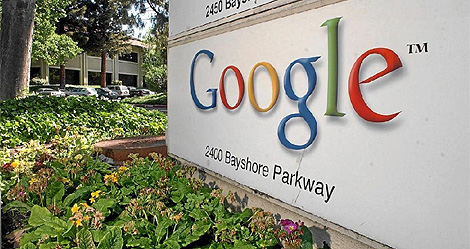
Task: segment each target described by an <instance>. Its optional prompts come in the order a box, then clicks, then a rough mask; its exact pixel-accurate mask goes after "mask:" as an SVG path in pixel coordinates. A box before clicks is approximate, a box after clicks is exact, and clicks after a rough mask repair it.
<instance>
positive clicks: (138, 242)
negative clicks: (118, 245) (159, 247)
mask: <svg viewBox="0 0 470 249" xmlns="http://www.w3.org/2000/svg"><path fill="white" fill-rule="evenodd" d="M151 243H152V240H151V239H149V238H139V239H131V240H129V242H127V244H126V246H127V247H140V248H150V244H151Z"/></svg>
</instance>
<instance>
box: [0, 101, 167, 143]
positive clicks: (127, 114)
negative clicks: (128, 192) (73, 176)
mask: <svg viewBox="0 0 470 249" xmlns="http://www.w3.org/2000/svg"><path fill="white" fill-rule="evenodd" d="M165 129H166V116H165V115H164V114H162V113H159V112H157V111H149V110H145V109H142V108H134V107H132V106H130V105H127V104H122V103H119V102H112V101H103V100H98V99H96V98H93V97H86V98H85V97H78V98H75V97H71V98H55V97H44V96H29V97H27V98H22V99H14V100H7V101H4V102H0V139H1V141H2V144H1V145H0V147H14V146H17V145H22V144H26V143H28V141H29V140H39V141H40V142H41V143H48V142H50V141H51V140H52V139H54V138H56V137H63V136H67V135H70V134H87V136H88V139H89V140H91V141H93V140H94V141H96V140H98V139H104V138H114V137H130V136H138V135H160V134H162V133H163V132H164V131H165Z"/></svg>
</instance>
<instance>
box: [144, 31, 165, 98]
mask: <svg viewBox="0 0 470 249" xmlns="http://www.w3.org/2000/svg"><path fill="white" fill-rule="evenodd" d="M167 38H168V26H167V27H166V28H165V29H164V32H162V33H158V34H153V35H148V36H147V37H146V40H145V43H146V44H147V47H146V48H145V50H144V59H143V63H142V69H143V70H144V72H145V74H144V79H145V83H146V84H147V85H148V86H149V88H150V89H151V90H153V91H156V92H159V93H166V90H167V74H168V69H167V52H166V51H167V45H168V42H167Z"/></svg>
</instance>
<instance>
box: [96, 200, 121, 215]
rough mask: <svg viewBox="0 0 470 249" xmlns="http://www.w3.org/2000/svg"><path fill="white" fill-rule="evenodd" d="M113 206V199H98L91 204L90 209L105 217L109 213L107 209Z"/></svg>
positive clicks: (114, 203) (114, 201) (114, 202)
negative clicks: (92, 208)
mask: <svg viewBox="0 0 470 249" xmlns="http://www.w3.org/2000/svg"><path fill="white" fill-rule="evenodd" d="M114 205H116V200H115V199H99V200H97V201H96V202H95V203H93V205H92V207H94V208H95V209H96V210H98V211H100V212H101V213H103V214H104V215H105V216H107V215H109V213H110V212H109V211H108V208H112V207H113V206H114Z"/></svg>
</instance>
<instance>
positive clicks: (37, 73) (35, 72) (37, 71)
mask: <svg viewBox="0 0 470 249" xmlns="http://www.w3.org/2000/svg"><path fill="white" fill-rule="evenodd" d="M34 78H41V68H40V67H32V68H31V73H30V79H34Z"/></svg>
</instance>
